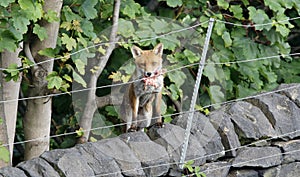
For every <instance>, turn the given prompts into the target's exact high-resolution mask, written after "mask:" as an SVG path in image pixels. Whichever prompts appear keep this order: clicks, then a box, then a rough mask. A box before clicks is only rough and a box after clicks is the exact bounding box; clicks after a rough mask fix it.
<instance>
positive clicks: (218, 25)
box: [214, 22, 226, 36]
mask: <svg viewBox="0 0 300 177" xmlns="http://www.w3.org/2000/svg"><path fill="white" fill-rule="evenodd" d="M214 29H215V30H216V31H217V35H219V36H222V35H223V33H224V32H225V31H226V26H225V23H220V22H217V23H216V24H215V28H214Z"/></svg>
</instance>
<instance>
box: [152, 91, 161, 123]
mask: <svg viewBox="0 0 300 177" xmlns="http://www.w3.org/2000/svg"><path fill="white" fill-rule="evenodd" d="M161 102H162V93H161V92H159V93H156V94H155V100H154V105H153V106H154V111H153V117H155V118H156V123H155V124H156V126H157V127H159V128H161V127H163V122H162V118H161Z"/></svg>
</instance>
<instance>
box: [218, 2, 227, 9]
mask: <svg viewBox="0 0 300 177" xmlns="http://www.w3.org/2000/svg"><path fill="white" fill-rule="evenodd" d="M217 4H218V6H219V7H222V8H223V9H225V10H227V9H228V7H229V3H228V2H227V1H226V0H217Z"/></svg>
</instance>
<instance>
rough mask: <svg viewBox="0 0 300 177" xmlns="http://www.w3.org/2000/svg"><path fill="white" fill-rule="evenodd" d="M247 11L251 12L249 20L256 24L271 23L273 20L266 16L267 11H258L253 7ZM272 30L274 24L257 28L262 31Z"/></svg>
mask: <svg viewBox="0 0 300 177" xmlns="http://www.w3.org/2000/svg"><path fill="white" fill-rule="evenodd" d="M247 9H248V10H249V19H250V20H252V21H253V22H254V23H255V24H265V23H271V20H270V19H269V16H268V15H267V14H266V12H265V11H263V10H261V9H258V10H256V9H255V7H253V6H250V7H248V8H247ZM271 28H272V24H270V25H263V26H256V29H257V30H262V29H267V30H270V29H271Z"/></svg>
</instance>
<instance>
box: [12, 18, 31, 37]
mask: <svg viewBox="0 0 300 177" xmlns="http://www.w3.org/2000/svg"><path fill="white" fill-rule="evenodd" d="M13 24H14V27H15V28H16V30H18V31H20V32H21V33H22V34H24V33H26V32H27V26H28V25H29V24H30V21H29V19H28V18H26V17H24V15H23V14H19V15H18V16H15V17H14V18H13Z"/></svg>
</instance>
